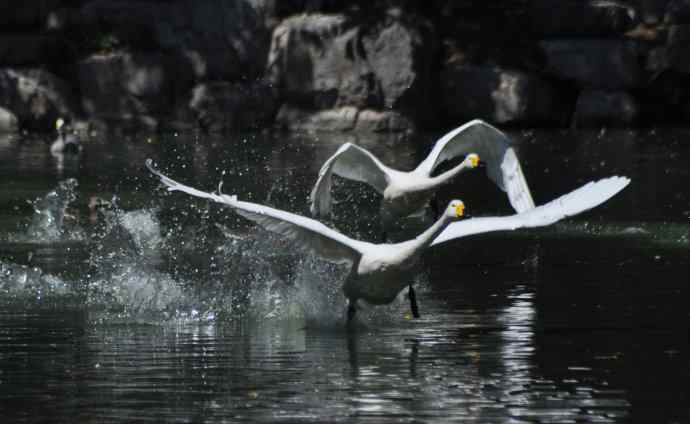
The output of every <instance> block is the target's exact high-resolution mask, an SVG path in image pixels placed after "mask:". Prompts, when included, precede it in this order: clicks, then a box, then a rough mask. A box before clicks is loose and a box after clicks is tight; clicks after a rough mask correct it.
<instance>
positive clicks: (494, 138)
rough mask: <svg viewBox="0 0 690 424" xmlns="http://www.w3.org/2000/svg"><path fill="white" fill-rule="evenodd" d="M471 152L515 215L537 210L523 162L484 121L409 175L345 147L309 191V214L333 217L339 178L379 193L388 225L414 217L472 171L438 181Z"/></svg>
mask: <svg viewBox="0 0 690 424" xmlns="http://www.w3.org/2000/svg"><path fill="white" fill-rule="evenodd" d="M469 153H476V154H478V155H479V156H480V157H481V158H482V161H483V162H485V163H486V165H487V172H488V174H489V177H490V178H491V180H493V181H494V183H496V185H498V187H499V188H501V189H502V190H503V191H505V192H506V193H507V194H508V200H509V201H510V204H511V205H512V206H513V209H515V211H516V212H524V211H526V210H529V209H531V208H533V207H534V201H533V200H532V195H531V193H530V191H529V187H528V186H527V181H526V180H525V177H524V175H523V173H522V168H521V167H520V162H519V161H518V159H517V156H516V155H515V151H514V150H513V148H512V147H510V142H509V140H508V138H507V137H506V135H505V134H503V133H502V132H501V131H499V130H498V129H496V128H494V127H492V126H491V125H489V124H487V123H485V122H483V121H480V120H474V121H471V122H468V123H466V124H465V125H462V126H460V127H458V128H456V129H454V130H453V131H451V132H449V133H448V134H446V135H444V136H443V137H442V138H440V139H439V140H438V141H437V142H436V143H435V144H434V147H433V149H432V150H431V152H430V153H429V155H428V156H427V157H426V159H424V160H423V161H422V162H421V163H420V164H419V165H418V166H417V168H415V169H414V170H412V171H410V172H403V171H398V170H395V169H392V168H389V167H387V166H386V165H384V164H382V163H381V161H379V160H378V159H377V158H376V157H375V156H374V155H373V154H372V153H370V152H369V151H367V150H365V149H363V148H362V147H359V146H357V145H354V144H351V143H346V144H343V145H342V146H341V147H340V148H339V149H338V151H336V152H335V154H334V155H333V156H331V157H330V158H329V159H328V160H327V161H326V162H325V163H324V164H323V166H322V167H321V170H320V171H319V177H318V179H317V181H316V184H315V185H314V188H313V189H312V192H311V212H312V214H313V215H315V216H326V215H328V214H329V213H330V212H331V204H332V197H331V185H332V182H331V179H332V176H333V174H336V175H339V176H340V177H343V178H347V179H351V180H355V181H360V182H363V183H366V184H369V185H371V186H372V187H373V188H374V189H376V190H377V191H378V192H379V193H381V195H382V196H383V200H382V202H381V216H382V218H383V219H384V222H392V221H394V220H395V219H397V218H402V217H405V216H408V215H411V214H413V213H416V212H418V211H419V210H421V209H423V208H424V206H425V205H426V204H427V203H428V202H429V200H430V199H431V197H432V196H433V194H434V193H435V192H436V190H438V188H439V187H440V186H441V185H443V184H445V183H447V182H450V181H451V180H452V179H453V178H454V177H455V176H456V175H457V174H459V173H460V172H461V171H463V170H464V169H467V168H468V166H466V165H464V163H461V164H460V165H458V166H455V167H453V168H451V169H450V170H448V171H446V172H443V173H441V174H439V175H436V176H434V175H433V173H434V171H435V170H436V169H437V168H438V166H439V165H440V164H442V163H443V162H445V161H447V160H450V159H453V158H456V157H459V156H463V155H467V154H469Z"/></svg>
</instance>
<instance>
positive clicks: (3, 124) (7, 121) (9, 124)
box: [0, 107, 19, 133]
mask: <svg viewBox="0 0 690 424" xmlns="http://www.w3.org/2000/svg"><path fill="white" fill-rule="evenodd" d="M18 129H19V125H18V121H17V117H16V116H14V113H12V112H10V111H9V110H7V109H5V108H3V107H0V133H8V132H16V131H17V130H18Z"/></svg>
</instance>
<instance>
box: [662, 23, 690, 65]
mask: <svg viewBox="0 0 690 424" xmlns="http://www.w3.org/2000/svg"><path fill="white" fill-rule="evenodd" d="M665 53H666V65H667V66H668V68H669V69H672V70H674V71H677V72H681V73H684V74H690V25H672V26H671V27H670V28H669V32H668V40H667V43H666V52H665Z"/></svg>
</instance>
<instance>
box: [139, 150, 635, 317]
mask: <svg viewBox="0 0 690 424" xmlns="http://www.w3.org/2000/svg"><path fill="white" fill-rule="evenodd" d="M470 160H471V158H469V156H468V157H467V158H466V159H465V161H470ZM146 167H147V168H148V169H149V171H150V172H151V173H152V174H154V175H155V176H156V177H158V178H159V180H160V181H161V183H162V184H163V185H165V186H166V187H167V189H168V191H180V192H183V193H187V194H189V195H192V196H195V197H199V198H204V199H208V200H212V201H214V202H217V203H221V204H223V205H226V206H229V207H231V208H233V209H234V210H235V212H236V213H237V214H239V215H241V216H243V217H245V218H246V219H248V220H250V221H253V222H255V223H256V224H258V225H260V226H261V227H263V228H264V229H266V230H268V231H271V232H273V233H276V234H279V235H281V236H283V237H285V238H286V239H288V240H290V241H291V242H292V243H293V245H294V246H295V247H297V248H300V249H302V250H304V251H307V252H311V253H312V254H314V255H316V256H319V257H321V258H322V259H324V260H326V261H329V262H333V263H338V264H347V265H348V266H350V272H349V274H348V276H347V278H346V279H345V281H344V283H343V284H342V290H343V292H344V294H345V297H346V299H347V323H348V325H349V324H351V323H352V322H353V319H354V317H355V314H356V311H357V310H358V309H359V308H361V307H362V305H361V302H365V303H367V304H370V305H382V304H388V303H391V302H392V301H393V300H394V299H395V298H396V297H397V296H398V294H399V293H400V292H401V291H402V290H403V289H404V288H405V287H406V286H407V287H409V291H408V298H409V300H410V308H411V310H412V314H413V316H414V317H415V318H417V317H419V308H418V305H417V300H416V295H415V291H414V288H413V286H412V283H411V282H410V279H411V274H410V270H411V269H412V268H413V267H414V266H415V264H416V263H417V262H418V259H419V258H420V256H421V254H422V253H423V252H424V251H425V250H426V249H427V248H429V247H430V246H435V245H439V244H442V243H446V242H450V241H452V240H456V239H460V238H462V237H466V236H469V235H473V234H481V233H487V232H492V231H509V230H516V229H519V228H530V227H540V226H545V225H550V224H553V223H555V222H557V221H560V220H561V219H564V218H567V217H569V216H573V215H576V214H579V213H581V212H584V211H586V210H588V209H591V208H593V207H596V206H598V205H600V204H602V203H603V202H605V201H606V200H608V199H610V198H611V197H612V196H614V195H615V194H616V193H618V192H619V191H621V190H622V189H623V188H625V187H626V186H627V185H628V184H629V183H630V180H629V179H628V178H625V177H618V176H614V177H610V178H605V179H602V180H599V181H596V182H589V183H587V184H585V185H584V186H582V187H580V188H578V189H576V190H574V191H572V192H570V193H568V194H565V195H563V196H561V197H559V198H557V199H555V200H553V201H551V202H549V203H546V204H544V205H542V206H538V207H535V208H531V209H527V210H525V211H522V212H520V213H517V214H515V215H509V216H502V217H482V218H471V219H465V220H462V221H460V218H462V217H463V215H464V214H465V204H464V203H463V202H462V201H461V200H452V201H451V202H450V203H449V204H448V206H447V207H446V209H445V211H444V212H443V214H442V215H441V216H440V217H439V218H438V219H437V220H436V222H435V223H433V224H432V225H431V226H430V227H429V228H428V229H427V230H426V231H424V232H422V233H421V234H419V235H418V236H417V237H415V238H413V239H410V240H407V241H403V242H399V243H380V244H375V243H369V242H365V241H361V240H355V239H352V238H350V237H348V236H346V235H344V234H342V233H340V232H338V231H337V230H334V229H332V228H329V227H327V226H326V225H324V224H322V223H321V222H318V221H316V220H314V219H311V218H307V217H304V216H300V215H296V214H293V213H290V212H286V211H282V210H279V209H275V208H271V207H268V206H264V205H260V204H257V203H251V202H244V201H241V200H238V199H237V196H236V195H226V194H223V193H222V192H221V185H222V183H221V185H219V186H218V191H217V193H210V192H204V191H201V190H197V189H195V188H192V187H189V186H186V185H184V184H181V183H178V182H177V181H175V180H173V179H171V178H168V177H167V176H165V175H164V174H162V173H161V172H160V171H158V170H157V169H155V168H154V166H153V163H152V161H151V159H148V160H147V161H146ZM441 248H446V249H449V248H451V247H450V246H448V245H446V246H443V247H441Z"/></svg>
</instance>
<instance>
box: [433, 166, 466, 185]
mask: <svg viewBox="0 0 690 424" xmlns="http://www.w3.org/2000/svg"><path fill="white" fill-rule="evenodd" d="M467 168H470V165H469V164H468V163H467V161H462V162H461V163H460V164H458V165H457V166H455V167H453V168H451V169H449V170H448V171H446V172H444V173H442V174H439V175H437V176H435V177H429V182H430V184H431V185H432V186H434V187H436V186H440V185H442V184H445V183H447V182H449V181H450V180H452V179H453V178H454V177H455V176H456V175H458V174H459V173H461V172H462V171H464V170H465V169H467Z"/></svg>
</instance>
